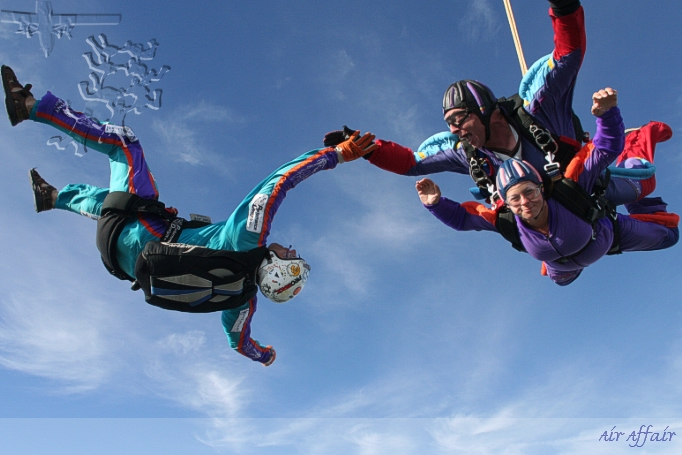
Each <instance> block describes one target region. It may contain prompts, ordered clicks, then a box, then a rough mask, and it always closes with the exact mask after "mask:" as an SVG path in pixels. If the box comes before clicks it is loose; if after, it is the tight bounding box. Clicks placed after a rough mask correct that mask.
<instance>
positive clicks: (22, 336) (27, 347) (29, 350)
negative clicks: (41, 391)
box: [0, 289, 117, 392]
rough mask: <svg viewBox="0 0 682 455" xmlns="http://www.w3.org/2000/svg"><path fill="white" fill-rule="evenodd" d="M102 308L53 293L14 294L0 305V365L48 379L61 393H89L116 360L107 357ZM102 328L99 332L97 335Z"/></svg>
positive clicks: (77, 296)
mask: <svg viewBox="0 0 682 455" xmlns="http://www.w3.org/2000/svg"><path fill="white" fill-rule="evenodd" d="M105 307H106V304H105V303H103V302H102V301H100V300H97V299H95V298H88V297H83V295H81V294H80V293H74V292H69V291H67V290H66V289H59V296H58V297H57V296H56V295H55V294H54V293H53V292H51V291H49V290H42V291H41V290H38V289H35V290H33V291H32V292H30V293H29V292H16V293H14V294H12V295H10V296H7V297H5V298H3V299H2V300H0V308H1V310H0V312H1V314H2V319H1V321H0V364H2V365H3V366H4V367H5V368H10V369H13V370H18V371H21V372H24V373H27V374H31V375H35V376H40V377H44V378H49V379H54V380H56V381H59V382H60V383H61V384H62V387H60V389H61V390H62V391H65V392H82V391H85V390H89V389H94V388H96V387H98V386H100V385H101V384H102V383H103V382H105V381H106V380H107V379H108V378H109V376H110V374H111V373H112V370H113V369H114V366H115V364H116V363H117V362H116V361H113V362H112V361H111V359H110V357H109V355H110V354H111V353H112V352H111V351H112V346H111V345H110V344H109V342H108V341H107V337H106V332H107V329H106V328H105V327H107V326H109V325H110V324H111V322H112V321H111V315H108V314H107V312H106V308H105ZM102 328H104V330H102Z"/></svg>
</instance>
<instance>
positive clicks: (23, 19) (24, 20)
mask: <svg viewBox="0 0 682 455" xmlns="http://www.w3.org/2000/svg"><path fill="white" fill-rule="evenodd" d="M0 22H4V23H5V24H19V25H22V24H37V23H38V16H37V15H36V14H35V13H27V12H24V11H10V10H6V9H3V10H0Z"/></svg>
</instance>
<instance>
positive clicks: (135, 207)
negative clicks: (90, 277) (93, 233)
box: [96, 191, 210, 282]
mask: <svg viewBox="0 0 682 455" xmlns="http://www.w3.org/2000/svg"><path fill="white" fill-rule="evenodd" d="M177 213H178V212H177V210H175V209H170V208H166V205H165V204H164V203H163V202H160V201H157V200H154V199H144V198H142V197H140V196H138V195H136V194H133V193H127V192H125V191H112V192H110V193H109V194H108V195H107V196H106V198H105V199H104V202H103V203H102V216H101V217H100V219H99V220H98V221H97V239H96V243H97V249H98V250H99V252H100V255H101V256H102V262H103V263H104V267H105V268H106V269H107V270H108V271H109V273H111V274H112V275H114V276H115V277H116V278H118V279H120V280H124V281H126V280H127V281H133V282H134V281H135V280H134V279H133V277H131V276H129V275H128V274H127V273H125V272H124V271H123V269H122V268H121V266H120V265H119V263H118V261H117V260H116V247H117V245H118V238H119V236H120V235H121V232H122V231H123V228H124V227H125V226H126V224H128V221H129V220H130V219H131V218H132V217H134V216H136V215H137V214H145V215H150V216H156V217H159V218H161V219H163V220H165V221H167V222H168V227H167V228H166V231H165V232H164V235H163V237H162V239H161V241H162V242H166V243H176V242H177V240H178V238H179V237H180V233H181V232H182V230H183V229H188V228H196V227H201V226H206V225H207V224H210V223H207V222H204V221H199V220H192V221H187V220H185V219H183V218H179V217H178V216H177Z"/></svg>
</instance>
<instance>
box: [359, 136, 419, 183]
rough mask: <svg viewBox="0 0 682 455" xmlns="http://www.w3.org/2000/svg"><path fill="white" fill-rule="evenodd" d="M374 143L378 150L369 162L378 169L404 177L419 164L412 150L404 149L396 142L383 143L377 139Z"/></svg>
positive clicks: (375, 150) (373, 153)
mask: <svg viewBox="0 0 682 455" xmlns="http://www.w3.org/2000/svg"><path fill="white" fill-rule="evenodd" d="M374 142H375V143H376V144H377V148H376V149H374V151H373V152H372V156H370V157H369V162H370V163H372V164H373V165H375V166H376V167H378V168H381V169H383V170H385V171H389V172H393V173H395V174H401V175H404V174H407V172H408V171H409V170H410V169H412V168H413V167H414V166H415V165H416V164H417V161H416V160H415V159H414V153H413V152H412V149H410V148H407V147H403V146H402V145H400V144H396V143H395V142H391V141H382V140H381V139H377V140H376V141H374Z"/></svg>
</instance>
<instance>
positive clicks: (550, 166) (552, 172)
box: [544, 161, 563, 182]
mask: <svg viewBox="0 0 682 455" xmlns="http://www.w3.org/2000/svg"><path fill="white" fill-rule="evenodd" d="M544 169H545V172H546V173H547V176H548V177H549V178H550V179H551V180H552V181H553V182H556V181H557V180H560V179H562V178H563V175H562V173H561V166H560V165H559V163H557V162H554V161H552V162H550V163H547V164H545V167H544Z"/></svg>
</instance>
